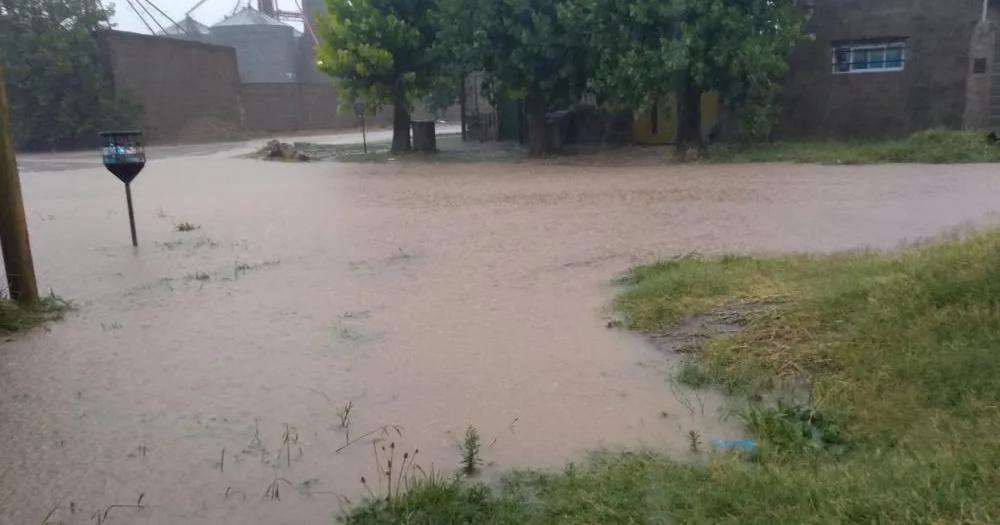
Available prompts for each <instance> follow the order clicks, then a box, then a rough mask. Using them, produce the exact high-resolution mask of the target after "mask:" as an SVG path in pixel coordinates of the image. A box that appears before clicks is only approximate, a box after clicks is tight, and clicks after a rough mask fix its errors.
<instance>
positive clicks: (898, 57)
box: [833, 40, 906, 73]
mask: <svg viewBox="0 0 1000 525" xmlns="http://www.w3.org/2000/svg"><path fill="white" fill-rule="evenodd" d="M905 65H906V42H905V41H903V40H888V41H879V42H864V43H848V44H835V45H834V46H833V72H834V73H876V72H880V71H902V70H903V67H904V66H905Z"/></svg>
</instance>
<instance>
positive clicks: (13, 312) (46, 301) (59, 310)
mask: <svg viewBox="0 0 1000 525" xmlns="http://www.w3.org/2000/svg"><path fill="white" fill-rule="evenodd" d="M72 309H73V303H71V302H69V301H66V300H64V299H62V298H60V297H57V296H56V295H55V294H52V293H49V295H47V296H45V297H42V298H41V299H39V300H38V302H36V303H34V304H30V305H22V304H19V303H17V302H15V301H12V300H10V299H8V298H5V297H3V295H2V294H0V334H4V333H15V332H21V331H24V330H29V329H31V328H34V327H36V326H39V325H42V324H45V323H47V322H49V321H58V320H59V319H62V317H63V315H65V314H66V312H68V311H69V310H72Z"/></svg>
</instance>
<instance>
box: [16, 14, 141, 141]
mask: <svg viewBox="0 0 1000 525" xmlns="http://www.w3.org/2000/svg"><path fill="white" fill-rule="evenodd" d="M111 14H112V13H111V11H110V10H108V9H104V8H103V7H101V4H100V3H99V2H94V1H93V0H0V62H3V63H4V66H5V69H6V76H5V80H6V82H7V89H8V92H9V93H10V105H11V118H12V123H13V128H14V130H13V131H14V140H15V141H16V143H17V145H18V146H19V147H23V148H28V149H41V148H56V147H69V146H79V145H82V144H86V143H89V142H93V141H94V140H96V132H97V131H98V130H99V129H101V128H106V127H115V126H118V125H121V124H122V123H124V122H128V121H129V120H130V117H132V116H134V113H135V111H136V107H135V105H134V104H133V103H131V102H129V101H127V100H124V99H121V98H118V97H116V96H115V95H114V93H113V90H112V89H111V85H110V82H108V80H107V78H106V77H105V75H104V72H103V71H102V68H101V66H100V64H99V60H98V53H97V42H96V41H95V40H94V36H93V32H94V31H96V30H98V29H107V28H109V27H110V23H109V22H108V20H109V18H110V16H111Z"/></svg>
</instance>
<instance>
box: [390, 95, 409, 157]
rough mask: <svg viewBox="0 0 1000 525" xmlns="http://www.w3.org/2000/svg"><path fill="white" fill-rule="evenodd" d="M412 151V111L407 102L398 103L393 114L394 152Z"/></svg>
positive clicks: (394, 106)
mask: <svg viewBox="0 0 1000 525" xmlns="http://www.w3.org/2000/svg"><path fill="white" fill-rule="evenodd" d="M409 151H410V111H409V110H408V109H407V107H406V103H405V102H400V101H397V102H396V103H395V104H394V105H393V113H392V152H393V153H407V152H409Z"/></svg>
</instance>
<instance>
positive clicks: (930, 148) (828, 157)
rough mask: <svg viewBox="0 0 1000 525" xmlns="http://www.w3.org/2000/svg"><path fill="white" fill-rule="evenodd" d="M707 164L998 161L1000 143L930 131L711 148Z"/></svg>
mask: <svg viewBox="0 0 1000 525" xmlns="http://www.w3.org/2000/svg"><path fill="white" fill-rule="evenodd" d="M705 160H706V161H707V162H776V161H791V162H801V163H812V164H884V163H898V162H912V163H921V164H958V163H967V162H997V161H1000V144H993V143H991V142H990V141H989V139H988V138H987V134H986V133H985V132H982V131H952V130H946V129H930V130H926V131H920V132H917V133H914V134H913V135H910V136H909V137H907V138H904V139H897V140H869V141H854V142H774V143H770V144H749V145H746V146H737V145H723V144H720V145H713V146H710V147H709V148H708V150H707V153H706V155H705Z"/></svg>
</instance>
